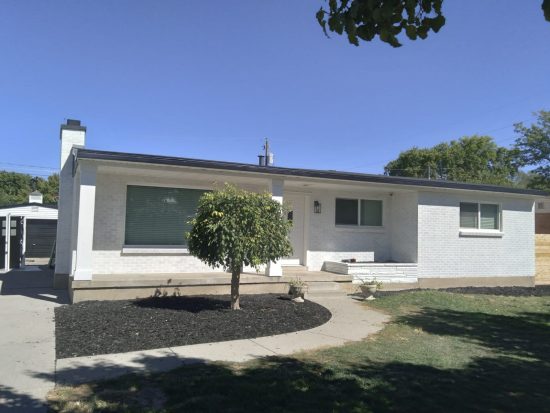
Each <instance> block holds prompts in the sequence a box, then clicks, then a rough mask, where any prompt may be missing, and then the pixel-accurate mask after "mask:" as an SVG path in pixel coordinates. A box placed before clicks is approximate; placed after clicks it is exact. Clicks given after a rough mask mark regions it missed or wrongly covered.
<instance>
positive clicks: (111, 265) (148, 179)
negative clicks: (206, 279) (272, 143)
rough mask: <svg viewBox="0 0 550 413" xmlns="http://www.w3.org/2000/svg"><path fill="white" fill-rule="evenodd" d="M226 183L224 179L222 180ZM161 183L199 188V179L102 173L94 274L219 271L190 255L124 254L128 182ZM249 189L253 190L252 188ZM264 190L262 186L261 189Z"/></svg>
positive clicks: (209, 183)
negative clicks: (197, 180)
mask: <svg viewBox="0 0 550 413" xmlns="http://www.w3.org/2000/svg"><path fill="white" fill-rule="evenodd" d="M203 179H204V180H207V181H203V184H202V185H203V186H202V187H203V188H205V189H207V188H208V187H209V186H211V185H212V181H213V180H214V179H215V177H214V174H212V175H211V176H208V175H203ZM221 182H223V180H221ZM146 184H150V185H162V186H174V187H185V186H186V184H189V186H190V187H196V186H197V185H198V183H197V182H196V181H190V180H188V179H187V180H186V175H185V174H181V177H179V178H174V177H170V178H154V177H152V176H150V175H146V174H143V172H142V173H141V174H135V175H132V174H112V173H103V172H99V173H98V175H97V187H96V208H95V218H94V221H95V222H94V246H93V273H94V274H130V273H142V274H143V273H186V272H211V271H212V272H220V271H223V270H222V269H221V268H219V269H213V268H211V267H209V266H207V265H206V264H204V263H202V262H201V261H200V260H198V259H197V258H195V257H193V256H191V255H189V254H165V255H159V254H123V253H122V247H123V245H124V231H125V220H126V187H127V185H146ZM249 189H252V187H250V188H249ZM258 190H263V188H258Z"/></svg>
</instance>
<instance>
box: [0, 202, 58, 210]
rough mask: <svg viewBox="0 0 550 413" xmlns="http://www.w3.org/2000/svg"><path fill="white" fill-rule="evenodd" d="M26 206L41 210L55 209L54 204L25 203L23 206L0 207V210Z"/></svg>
mask: <svg viewBox="0 0 550 413" xmlns="http://www.w3.org/2000/svg"><path fill="white" fill-rule="evenodd" d="M28 206H39V207H42V208H50V209H57V205H55V204H41V203H39V202H25V203H23V204H12V205H0V209H9V208H22V207H28Z"/></svg>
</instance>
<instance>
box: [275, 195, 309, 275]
mask: <svg viewBox="0 0 550 413" xmlns="http://www.w3.org/2000/svg"><path fill="white" fill-rule="evenodd" d="M284 200H285V204H286V206H287V207H288V209H289V212H288V219H289V220H292V229H291V230H290V234H289V238H290V243H291V244H292V249H293V252H292V255H291V256H290V257H288V258H287V259H284V260H281V263H282V264H283V265H285V264H286V265H301V264H303V262H304V215H305V197H304V196H303V195H294V194H291V195H288V196H285V198H284Z"/></svg>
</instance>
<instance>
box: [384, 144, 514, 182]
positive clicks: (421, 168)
mask: <svg viewBox="0 0 550 413" xmlns="http://www.w3.org/2000/svg"><path fill="white" fill-rule="evenodd" d="M515 155H516V152H515V151H514V150H510V149H507V148H504V147H501V146H498V145H497V144H496V143H495V142H494V141H493V138H491V137H489V136H470V137H463V138H461V139H459V140H453V141H450V142H444V143H440V144H438V145H435V146H433V147H431V148H417V147H414V148H412V149H409V150H407V151H404V152H401V153H400V154H399V156H398V158H397V159H395V160H393V161H391V162H389V163H388V164H387V165H386V166H385V167H384V173H385V174H386V175H393V176H407V177H414V178H430V179H446V180H450V181H459V182H472V183H485V184H494V185H513V184H514V178H515V177H516V175H517V174H518V164H517V162H516V158H515Z"/></svg>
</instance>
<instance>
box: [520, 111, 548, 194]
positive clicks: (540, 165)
mask: <svg viewBox="0 0 550 413" xmlns="http://www.w3.org/2000/svg"><path fill="white" fill-rule="evenodd" d="M535 115H536V116H537V120H536V122H535V123H534V124H533V125H531V126H525V125H523V123H517V124H515V125H514V126H515V131H516V133H517V134H518V135H519V138H518V139H517V140H516V148H517V150H518V152H519V161H520V164H521V165H522V166H533V167H534V169H533V170H532V171H531V179H530V181H529V183H528V184H527V186H528V187H529V188H534V189H544V190H549V189H550V111H544V110H541V111H539V112H537V113H536V114H535Z"/></svg>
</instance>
